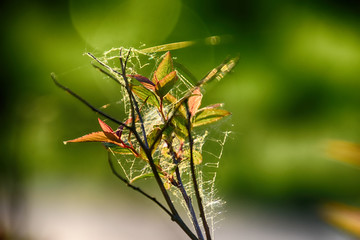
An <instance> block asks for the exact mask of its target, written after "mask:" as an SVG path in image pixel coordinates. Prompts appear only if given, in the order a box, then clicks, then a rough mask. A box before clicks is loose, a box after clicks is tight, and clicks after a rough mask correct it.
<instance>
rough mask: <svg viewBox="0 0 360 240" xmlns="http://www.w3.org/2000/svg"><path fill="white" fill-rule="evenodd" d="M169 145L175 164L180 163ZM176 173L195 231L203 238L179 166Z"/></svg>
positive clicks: (169, 144)
mask: <svg viewBox="0 0 360 240" xmlns="http://www.w3.org/2000/svg"><path fill="white" fill-rule="evenodd" d="M167 145H168V148H169V152H170V154H171V156H172V159H173V162H174V164H178V163H179V161H178V160H177V158H176V155H175V152H174V149H173V147H172V144H171V143H169V142H167ZM175 174H176V178H177V180H178V184H177V188H178V189H179V190H180V192H181V194H182V196H183V198H184V200H185V203H186V205H187V207H188V209H189V212H190V215H191V219H192V222H193V225H194V228H195V231H196V233H197V235H198V238H199V239H201V240H203V239H204V237H203V234H202V232H201V229H200V226H199V223H198V220H197V217H196V214H195V211H194V207H193V205H192V201H191V198H190V197H189V196H188V194H187V192H186V190H185V188H184V185H183V183H182V180H181V175H180V170H179V167H178V166H177V167H176V169H175Z"/></svg>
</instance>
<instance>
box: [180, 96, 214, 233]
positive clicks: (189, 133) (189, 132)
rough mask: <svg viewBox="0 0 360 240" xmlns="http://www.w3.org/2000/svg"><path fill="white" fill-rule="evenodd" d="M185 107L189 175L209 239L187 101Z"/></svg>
mask: <svg viewBox="0 0 360 240" xmlns="http://www.w3.org/2000/svg"><path fill="white" fill-rule="evenodd" d="M185 108H186V115H187V120H188V122H187V125H186V129H187V131H188V135H189V145H190V168H191V176H192V181H193V185H194V190H195V195H196V200H197V203H198V207H199V211H200V217H201V219H202V222H203V226H204V230H205V233H206V239H207V240H211V235H210V229H209V225H208V224H207V221H206V216H205V211H204V207H203V204H202V199H201V196H200V192H199V185H198V183H197V180H196V173H195V165H194V155H193V148H194V140H193V138H192V134H191V114H190V111H189V105H188V102H187V101H186V103H185Z"/></svg>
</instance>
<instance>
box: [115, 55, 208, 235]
mask: <svg viewBox="0 0 360 240" xmlns="http://www.w3.org/2000/svg"><path fill="white" fill-rule="evenodd" d="M130 51H131V50H129V52H128V54H127V57H126V60H125V63H124V62H123V60H122V56H121V51H120V64H121V70H122V72H121V76H122V77H123V79H124V81H125V87H126V90H127V93H128V95H129V98H130V104H131V111H132V114H133V127H134V129H133V133H134V136H135V137H136V138H137V140H138V142H139V144H140V146H141V147H142V148H143V150H144V151H145V153H146V156H147V158H148V160H149V164H150V167H151V170H152V172H153V174H154V176H155V180H156V182H157V183H158V185H159V187H160V190H161V192H162V194H163V196H164V198H165V200H166V202H167V204H168V206H169V208H170V210H171V212H172V214H173V219H178V220H175V221H176V222H177V223H178V224H179V225H180V227H181V228H182V229H183V230H184V231H185V232H186V233H187V234H188V236H189V237H191V238H192V237H195V235H194V234H193V233H192V232H191V230H190V229H189V228H188V227H187V226H186V224H185V223H184V222H183V221H182V219H181V218H180V216H179V214H178V212H177V210H176V208H175V206H174V204H173V203H172V201H171V199H170V196H169V194H168V192H167V191H166V189H165V187H164V184H163V182H162V180H161V178H160V176H159V173H158V171H157V167H156V165H155V163H154V159H153V158H152V155H151V153H152V151H151V150H150V148H149V145H148V141H147V137H146V132H145V127H144V122H143V119H142V115H141V113H140V109H139V106H138V103H137V101H136V99H135V97H134V95H133V93H132V91H131V89H130V86H129V81H128V79H127V76H126V63H127V61H128V59H129V55H130ZM134 109H135V110H134ZM134 111H136V113H137V115H138V117H139V121H140V124H141V130H142V133H143V137H144V142H142V141H141V138H140V136H139V134H138V133H137V131H136V128H135V125H134V124H135V119H134V115H135V114H134ZM189 234H190V235H189ZM195 239H197V238H196V237H195ZM201 239H203V238H201Z"/></svg>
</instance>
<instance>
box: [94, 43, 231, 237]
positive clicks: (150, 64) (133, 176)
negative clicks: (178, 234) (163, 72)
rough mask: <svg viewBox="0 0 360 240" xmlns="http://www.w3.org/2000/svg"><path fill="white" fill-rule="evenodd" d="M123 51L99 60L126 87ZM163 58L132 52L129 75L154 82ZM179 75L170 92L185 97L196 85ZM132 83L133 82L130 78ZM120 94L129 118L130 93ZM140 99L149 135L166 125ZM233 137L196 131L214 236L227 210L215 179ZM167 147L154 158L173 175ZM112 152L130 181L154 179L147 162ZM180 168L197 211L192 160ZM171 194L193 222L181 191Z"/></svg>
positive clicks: (202, 191)
mask: <svg viewBox="0 0 360 240" xmlns="http://www.w3.org/2000/svg"><path fill="white" fill-rule="evenodd" d="M120 51H121V52H122V56H127V54H129V51H130V49H125V48H112V49H110V50H108V51H106V52H104V54H103V56H102V57H99V58H97V59H98V60H99V61H100V62H101V64H102V65H103V66H105V67H106V68H107V69H108V70H109V71H110V73H113V74H112V75H113V76H114V77H116V79H117V80H118V81H119V82H120V83H121V84H124V80H123V79H122V78H121V77H119V75H118V74H115V71H121V69H120V65H119V57H120ZM161 59H162V57H161V55H160V54H159V53H144V52H142V51H141V50H136V49H131V51H130V54H129V58H128V62H127V69H126V71H127V74H141V75H143V76H146V77H148V78H149V79H151V78H150V77H152V74H153V72H154V71H155V69H156V66H157V65H158V63H159V61H160V60H161ZM176 70H177V69H176ZM177 76H178V77H179V81H178V84H177V85H176V87H174V88H173V89H172V90H171V91H170V93H171V94H172V95H173V96H175V97H179V98H180V96H184V95H185V94H186V93H187V92H188V91H189V89H191V88H192V87H193V84H192V83H191V82H190V81H189V80H188V79H187V78H186V77H185V76H184V75H183V74H182V73H181V72H180V71H179V70H177ZM129 81H131V79H130V78H129ZM120 91H121V96H122V99H121V101H119V102H118V103H120V104H122V105H123V108H124V110H125V114H126V116H129V115H130V114H131V112H130V104H129V96H128V95H127V94H126V90H125V89H124V88H121V90H120ZM137 100H138V101H139V107H140V108H141V113H142V116H143V120H144V127H145V132H146V133H147V134H148V133H150V132H151V131H152V130H153V129H154V128H155V127H157V126H159V125H161V124H162V123H163V122H162V118H161V116H160V114H159V113H158V111H157V109H156V108H155V107H153V106H152V107H151V106H150V105H149V104H147V103H142V101H141V100H140V99H138V98H137ZM174 104H175V103H174ZM174 104H169V105H168V106H167V107H166V109H165V112H170V111H171V110H172V109H173V108H174ZM105 107H108V105H105ZM126 119H127V118H125V119H124V121H126ZM136 128H137V131H138V132H139V133H140V132H141V128H140V124H139V123H137V124H136ZM229 134H230V132H228V131H226V132H221V133H220V135H219V136H217V138H211V137H209V132H208V131H207V130H200V131H194V132H193V138H194V146H193V148H194V150H195V151H197V152H199V153H201V154H203V153H204V154H205V153H206V155H207V156H208V157H206V159H205V158H204V159H203V162H202V163H201V164H199V165H196V166H195V167H196V176H197V181H198V185H199V191H200V196H201V198H202V202H203V206H204V211H205V215H206V218H207V221H208V224H209V227H210V229H211V231H212V235H213V236H214V231H215V228H216V225H217V223H218V222H219V221H221V220H222V219H221V213H222V211H223V205H224V204H225V201H223V200H222V199H221V198H220V197H219V196H218V194H217V189H216V186H215V180H216V177H217V170H218V168H219V164H220V158H221V156H222V153H223V149H224V145H225V142H226V140H227V138H228V136H229ZM123 136H129V137H128V139H127V140H128V142H132V143H133V144H134V145H135V144H136V139H135V137H134V136H133V135H129V131H128V130H126V129H124V130H123ZM206 143H211V144H212V146H214V147H212V149H213V150H212V151H203V146H204V144H206ZM180 144H181V143H180V141H179V140H177V139H176V138H175V139H174V142H173V147H174V150H176V151H177V150H178V149H180ZM166 146H167V145H166V143H165V142H164V140H161V142H160V144H159V147H157V149H156V150H155V152H154V153H153V158H154V159H158V160H159V162H160V165H161V167H162V168H163V169H164V171H165V172H168V173H170V172H171V171H173V169H174V167H175V165H174V163H173V160H172V157H171V155H170V153H169V152H168V151H167V147H166ZM138 147H139V146H138ZM183 148H184V151H187V150H189V144H187V143H186V144H185V145H184V146H183ZM214 149H215V150H214ZM112 153H113V155H114V156H115V158H116V159H117V162H118V164H119V165H120V167H121V169H122V171H123V174H124V176H125V177H126V178H127V179H128V180H129V181H130V182H134V181H135V180H138V179H141V178H146V177H150V176H151V175H152V170H151V167H150V165H149V164H148V163H147V162H145V161H144V160H142V159H139V158H136V157H134V156H133V155H121V154H117V153H115V152H114V151H113V152H112ZM178 167H179V170H180V174H181V178H182V182H183V185H184V188H185V190H186V192H187V194H188V196H189V197H190V198H191V199H192V200H193V201H192V202H193V205H194V208H195V209H196V208H197V207H196V204H195V202H196V201H195V199H196V196H195V191H194V188H193V184H192V180H191V170H190V163H189V161H182V162H181V163H180V164H179V165H178ZM165 184H166V183H165ZM169 191H170V192H171V193H172V195H173V197H172V199H173V200H175V201H176V202H178V203H180V204H181V206H182V207H183V208H184V210H185V212H186V213H187V214H188V217H189V219H190V221H191V216H190V213H189V211H188V210H187V209H188V208H187V205H186V202H185V201H184V199H183V197H182V194H181V192H180V191H179V189H177V188H176V187H174V186H171V187H170V188H169ZM199 221H200V223H199V224H200V225H201V226H202V224H201V219H200V218H199Z"/></svg>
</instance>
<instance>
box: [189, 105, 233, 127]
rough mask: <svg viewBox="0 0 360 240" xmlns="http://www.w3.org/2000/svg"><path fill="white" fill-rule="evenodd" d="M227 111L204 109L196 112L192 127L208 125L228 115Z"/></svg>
mask: <svg viewBox="0 0 360 240" xmlns="http://www.w3.org/2000/svg"><path fill="white" fill-rule="evenodd" d="M230 114H231V113H230V112H229V111H226V110H223V109H217V108H205V109H202V110H200V111H198V112H197V114H196V115H195V119H194V123H193V127H198V126H202V125H206V124H210V123H213V122H216V121H218V120H220V119H222V118H223V117H225V116H228V115H230Z"/></svg>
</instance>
